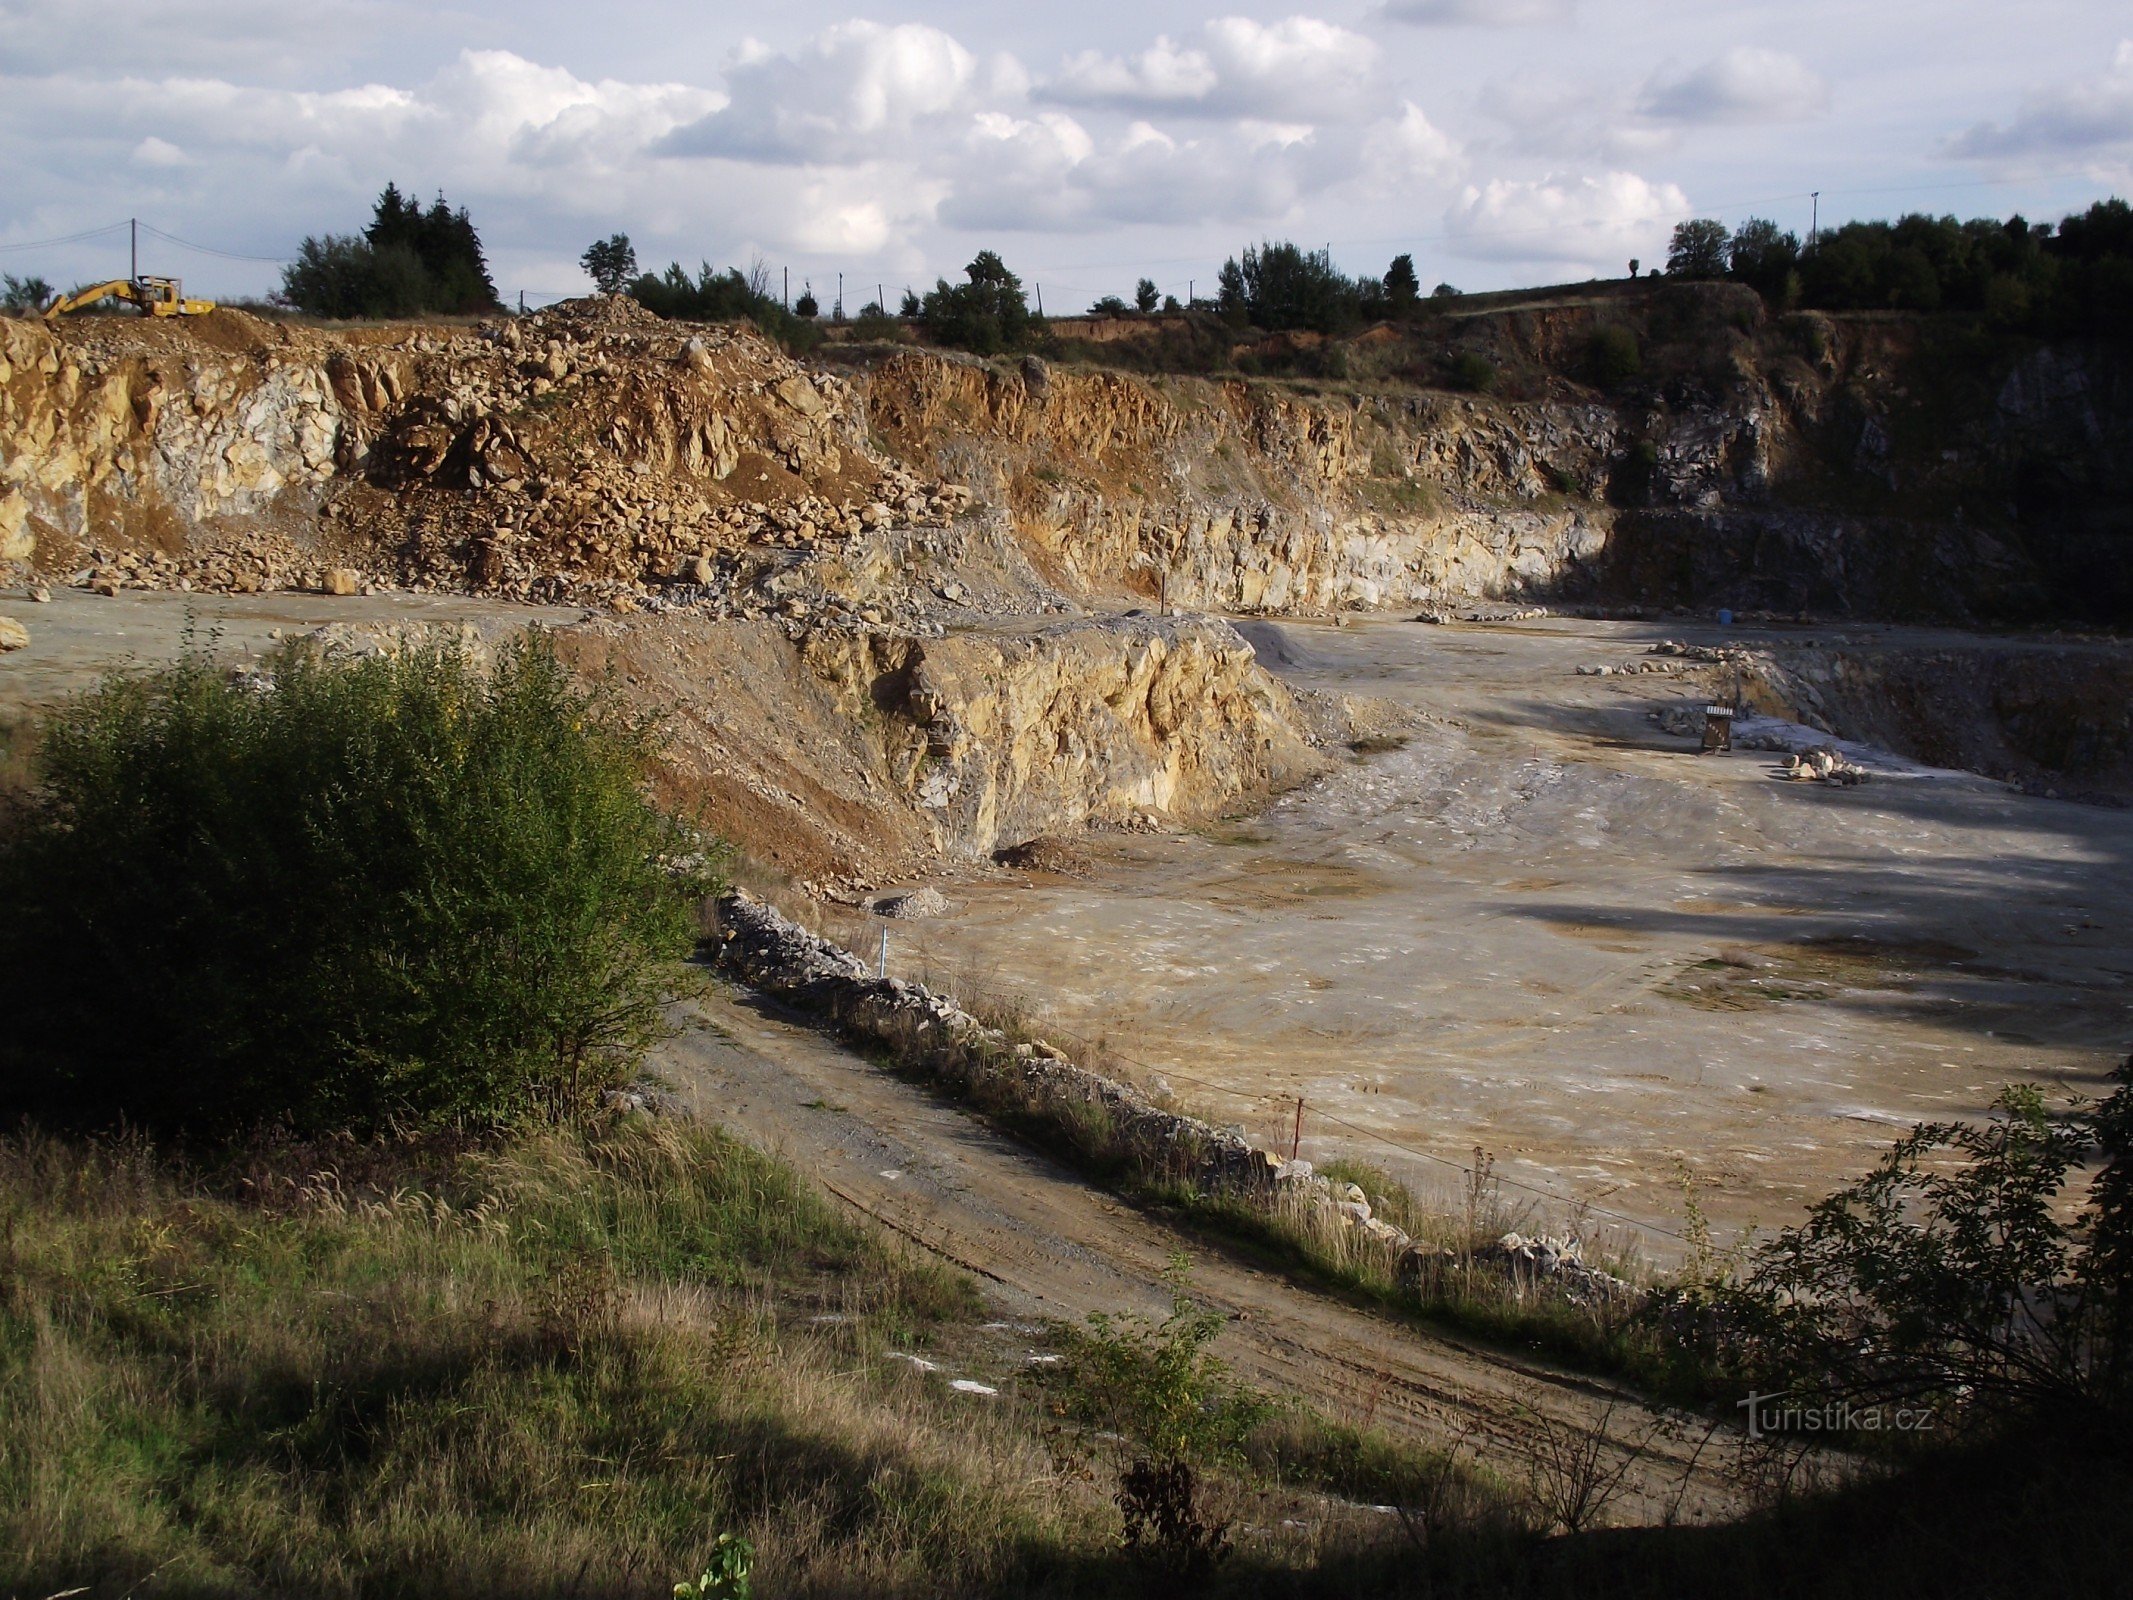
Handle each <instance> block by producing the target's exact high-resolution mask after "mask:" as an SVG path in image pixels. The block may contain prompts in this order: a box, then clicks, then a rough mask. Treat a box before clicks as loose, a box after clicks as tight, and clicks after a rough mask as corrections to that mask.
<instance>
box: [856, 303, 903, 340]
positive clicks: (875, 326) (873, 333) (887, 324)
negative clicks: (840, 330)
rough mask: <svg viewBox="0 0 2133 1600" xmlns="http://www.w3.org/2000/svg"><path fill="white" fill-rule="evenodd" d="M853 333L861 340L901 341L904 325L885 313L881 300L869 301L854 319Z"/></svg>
mask: <svg viewBox="0 0 2133 1600" xmlns="http://www.w3.org/2000/svg"><path fill="white" fill-rule="evenodd" d="M852 332H853V333H854V334H855V335H856V336H857V337H859V338H861V339H901V338H903V337H904V325H903V324H902V323H901V322H898V321H897V320H896V318H894V317H892V316H890V315H889V314H888V312H886V311H884V310H883V309H882V307H881V302H880V301H879V300H869V301H868V302H867V303H866V304H865V305H864V306H861V307H860V308H859V315H858V316H856V317H854V318H853V319H852Z"/></svg>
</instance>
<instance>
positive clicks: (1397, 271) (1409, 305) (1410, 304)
mask: <svg viewBox="0 0 2133 1600" xmlns="http://www.w3.org/2000/svg"><path fill="white" fill-rule="evenodd" d="M1385 298H1386V299H1387V300H1388V301H1389V302H1390V303H1391V307H1392V310H1393V313H1394V314H1395V315H1401V314H1404V313H1406V312H1408V311H1410V310H1412V309H1413V308H1414V304H1415V302H1416V301H1417V300H1419V299H1421V298H1422V280H1421V279H1420V278H1418V277H1416V276H1415V258H1414V257H1413V256H1409V255H1398V256H1394V257H1393V258H1392V265H1391V266H1389V267H1387V268H1386V269H1385Z"/></svg>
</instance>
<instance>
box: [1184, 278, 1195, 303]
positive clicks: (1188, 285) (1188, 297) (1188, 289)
mask: <svg viewBox="0 0 2133 1600" xmlns="http://www.w3.org/2000/svg"><path fill="white" fill-rule="evenodd" d="M1195 281H1196V280H1194V279H1192V278H1187V279H1186V280H1185V309H1186V310H1187V311H1190V310H1191V309H1192V286H1193V284H1194V282H1195Z"/></svg>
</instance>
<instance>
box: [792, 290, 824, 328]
mask: <svg viewBox="0 0 2133 1600" xmlns="http://www.w3.org/2000/svg"><path fill="white" fill-rule="evenodd" d="M792 310H793V315H794V316H796V317H805V318H806V319H807V320H808V321H809V322H812V321H814V320H815V318H816V317H818V316H820V315H821V314H822V303H821V302H820V301H819V300H817V299H816V298H815V288H814V285H813V284H808V285H806V286H804V287H803V288H802V289H801V290H800V298H799V299H797V300H795V301H794V302H793V303H792Z"/></svg>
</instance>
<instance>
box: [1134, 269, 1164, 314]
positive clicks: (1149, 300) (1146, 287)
mask: <svg viewBox="0 0 2133 1600" xmlns="http://www.w3.org/2000/svg"><path fill="white" fill-rule="evenodd" d="M1162 299H1163V291H1162V290H1160V289H1158V288H1157V287H1156V286H1155V280H1154V279H1153V278H1143V279H1141V281H1140V282H1139V283H1137V284H1135V285H1134V286H1133V306H1134V309H1135V310H1137V311H1139V312H1140V314H1141V315H1142V316H1144V317H1145V316H1147V315H1148V314H1149V313H1150V312H1152V311H1153V310H1155V308H1156V307H1157V306H1158V305H1159V304H1161V303H1162Z"/></svg>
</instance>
